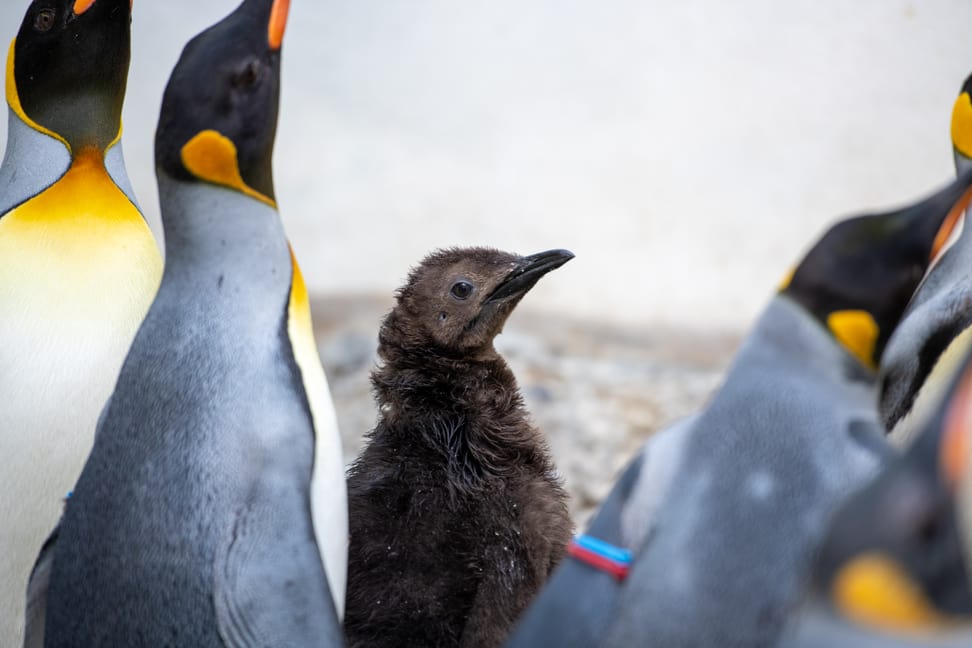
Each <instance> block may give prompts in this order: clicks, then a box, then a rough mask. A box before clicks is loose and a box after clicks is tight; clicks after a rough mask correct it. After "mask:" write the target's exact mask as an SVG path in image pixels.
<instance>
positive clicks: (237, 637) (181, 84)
mask: <svg viewBox="0 0 972 648" xmlns="http://www.w3.org/2000/svg"><path fill="white" fill-rule="evenodd" d="M288 9H289V0H245V1H244V2H243V3H242V4H241V5H240V6H239V7H238V8H237V9H236V10H235V11H234V12H233V13H231V14H230V15H229V16H228V17H226V18H225V19H224V20H222V21H220V22H219V23H217V24H216V25H214V26H212V27H210V28H209V29H207V30H205V31H204V32H202V33H201V34H200V35H198V36H197V37H196V38H194V39H193V40H192V41H191V42H190V43H189V44H188V45H187V46H186V47H185V49H184V50H183V53H182V56H181V58H180V60H179V62H178V63H177V65H176V67H175V69H174V71H173V72H172V75H171V78H170V80H169V84H168V86H167V88H166V91H165V94H164V96H163V102H162V109H161V115H160V118H159V125H158V130H157V132H156V139H155V147H156V149H155V150H156V174H157V178H158V183H159V196H160V203H161V209H162V220H163V225H164V227H165V234H166V236H165V240H166V265H165V273H164V275H163V279H162V284H161V286H160V288H159V292H158V295H157V297H156V299H155V301H154V302H153V304H152V307H151V309H150V310H149V313H148V315H147V316H146V318H145V321H144V322H143V324H142V326H141V328H140V329H139V331H138V334H137V335H136V337H135V341H134V342H133V344H132V348H131V351H130V352H129V354H128V357H127V358H126V360H125V363H124V365H123V367H122V371H121V374H120V376H119V379H118V385H117V387H116V389H115V391H114V392H113V394H112V396H111V399H110V401H109V403H108V405H107V407H106V409H105V412H104V414H103V416H102V418H101V421H100V423H99V425H98V430H97V435H96V440H95V444H94V448H93V449H92V452H91V455H90V457H89V459H88V461H87V463H86V464H85V467H84V470H83V471H82V474H81V477H80V479H79V480H78V483H77V486H76V488H75V490H74V494H73V495H72V497H71V498H70V499H69V500H68V501H67V503H66V505H65V512H64V515H63V517H62V521H61V525H60V528H59V530H58V531H57V535H56V536H55V538H54V539H53V541H52V542H48V543H47V545H46V546H45V549H44V551H43V552H42V554H41V556H40V558H39V560H38V565H37V568H36V569H35V576H37V577H38V578H41V579H46V581H47V582H46V586H47V590H46V592H44V591H43V590H42V589H41V588H35V587H34V582H32V583H31V597H32V598H31V605H34V604H35V603H36V601H35V600H34V599H35V598H37V599H41V600H42V601H44V602H46V609H45V610H44V614H45V615H46V617H45V618H42V619H41V620H40V621H39V625H41V626H42V627H43V629H44V637H43V640H44V641H45V643H44V645H46V646H48V647H56V646H78V645H83V646H162V645H167V646H195V647H206V646H244V645H245V646H271V645H272V646H309V645H318V646H337V645H341V641H342V639H341V635H340V622H339V620H338V618H339V610H340V606H341V604H342V602H343V596H344V594H343V593H344V581H345V577H346V576H345V572H346V560H347V509H346V506H347V502H346V490H345V486H344V471H343V465H342V460H341V451H340V440H339V438H338V435H337V426H336V423H335V416H334V412H333V406H332V404H331V401H330V395H329V393H328V390H327V384H326V380H325V377H324V373H323V369H322V367H321V364H320V359H319V357H318V356H317V354H316V350H315V346H314V339H313V334H312V330H311V320H310V313H309V309H308V302H307V292H306V289H305V286H304V283H303V279H302V278H301V274H300V271H299V270H298V267H297V264H296V263H295V261H294V257H293V255H292V253H291V251H290V248H289V245H288V243H287V239H286V237H285V235H284V230H283V227H282V224H281V221H280V218H279V215H278V212H277V206H276V198H275V193H274V184H273V175H272V166H271V156H272V150H273V144H274V138H275V131H276V124H277V111H278V98H279V91H280V49H281V45H282V41H283V34H284V28H285V25H286V20H287V14H288ZM39 605H40V607H41V608H43V607H44V605H43V604H39ZM34 631H35V627H33V626H30V625H29V626H28V638H29V639H32V640H36V636H35V635H34Z"/></svg>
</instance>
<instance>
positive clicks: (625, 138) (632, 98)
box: [0, 0, 972, 328]
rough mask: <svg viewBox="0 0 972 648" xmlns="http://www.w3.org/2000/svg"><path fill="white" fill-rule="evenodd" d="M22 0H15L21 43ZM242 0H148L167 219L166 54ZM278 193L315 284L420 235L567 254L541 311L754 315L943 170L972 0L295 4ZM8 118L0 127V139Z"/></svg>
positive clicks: (329, 289)
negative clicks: (798, 266)
mask: <svg viewBox="0 0 972 648" xmlns="http://www.w3.org/2000/svg"><path fill="white" fill-rule="evenodd" d="M28 4H29V3H28V2H27V0H5V1H4V2H3V5H2V7H0V26H2V28H3V33H4V34H5V35H6V37H8V38H12V37H13V36H14V35H15V33H16V31H17V28H18V25H19V23H20V20H21V18H22V15H23V12H24V10H25V9H26V7H27V6H28ZM236 4H237V2H236V1H235V0H219V1H217V0H207V1H206V2H201V1H200V0H195V1H190V0H166V1H165V2H158V1H157V2H152V1H151V0H137V1H136V2H135V6H134V51H133V59H132V68H131V77H130V83H129V99H128V103H127V105H126V110H125V126H126V134H125V139H124V143H125V151H126V155H127V158H128V167H129V172H130V175H131V176H132V180H133V182H134V184H135V187H136V191H137V192H138V195H139V197H140V201H141V203H142V206H143V208H144V210H145V211H146V212H147V213H148V214H149V218H150V219H151V220H152V221H153V222H157V220H158V207H157V204H156V194H155V186H154V165H153V162H152V137H153V132H154V128H155V121H156V118H157V116H158V105H159V102H160V99H161V95H162V91H163V87H164V84H165V81H166V78H167V76H168V73H169V71H170V69H171V67H172V66H173V64H174V63H175V60H176V59H177V57H178V55H179V52H180V50H181V48H182V46H183V45H184V43H185V42H186V40H188V39H189V38H190V37H191V36H192V35H194V34H195V33H196V32H198V31H199V30H201V29H203V28H204V27H205V26H206V25H208V24H210V23H212V22H214V21H215V20H217V19H219V18H220V17H221V16H222V15H224V14H226V13H228V12H229V11H230V10H232V9H233V8H234V7H235V6H236ZM290 18H291V20H290V28H289V30H288V33H287V38H286V41H285V49H284V74H285V78H284V93H283V105H282V112H281V124H280V130H279V137H278V141H277V150H276V181H277V195H278V199H279V202H280V204H281V209H282V213H283V218H284V220H285V222H286V226H287V229H288V231H289V234H290V236H291V239H292V241H293V244H294V247H295V249H296V251H297V254H298V257H299V259H300V260H301V264H302V266H303V267H304V271H305V275H306V276H307V279H308V283H309V284H310V286H311V290H312V291H313V292H316V293H318V294H332V295H333V294H343V293H362V292H364V293H377V294H385V295H388V294H390V292H391V291H392V290H393V288H394V287H395V286H397V285H398V284H399V283H400V281H401V280H402V278H403V277H404V275H405V273H406V271H407V269H408V267H409V266H410V265H412V264H414V263H415V262H416V261H417V260H418V259H419V258H420V257H421V256H422V255H424V254H425V253H426V252H427V251H428V250H430V249H432V248H434V247H437V246H446V245H456V244H485V245H492V246H496V247H500V248H504V249H510V250H515V251H520V252H523V253H530V252H535V251H539V250H542V249H547V248H551V247H567V248H570V249H572V250H573V251H574V252H575V253H576V254H577V259H576V260H575V261H574V262H572V263H571V264H569V265H568V266H567V267H565V268H564V269H563V270H561V271H559V272H557V273H556V274H555V275H553V276H552V277H551V278H550V279H548V280H547V281H545V282H542V283H541V285H540V286H539V287H538V288H537V291H536V295H535V296H531V298H530V300H529V301H530V304H531V305H532V306H534V307H540V308H543V309H547V310H553V311H561V312H564V311H565V312H569V313H571V314H574V315H579V316H582V317H585V318H586V317H591V318H596V319H605V320H611V321H616V322H619V323H629V324H630V323H645V324H665V325H670V326H677V327H686V328H705V327H725V328H739V327H742V326H744V325H745V324H746V323H747V322H749V320H751V318H752V317H753V316H754V315H755V313H756V312H757V311H758V309H759V308H760V307H761V305H762V304H763V303H764V302H765V300H766V297H767V294H768V292H769V291H770V290H772V288H773V287H774V285H775V284H776V283H777V282H778V280H779V278H780V277H781V276H782V275H783V274H784V272H785V271H786V270H787V268H788V266H789V265H790V264H791V263H792V261H793V260H794V259H795V258H796V257H797V256H798V255H799V254H800V253H801V251H802V250H803V249H804V248H805V247H806V245H808V244H809V243H810V242H811V241H812V239H813V238H814V237H815V236H816V235H817V234H818V233H819V232H820V230H821V229H822V228H823V227H824V226H825V225H826V224H827V223H828V222H830V221H832V220H834V219H835V218H837V217H838V216H840V215H846V214H849V213H853V212H857V211H860V210H868V209H875V208H883V207H887V206H894V205H896V204H899V203H901V202H903V201H909V200H912V199H914V198H917V197H918V196H920V195H922V194H924V193H926V192H928V191H930V190H931V189H933V188H935V187H936V186H938V185H939V184H940V183H942V182H944V181H946V180H947V179H948V178H949V177H950V176H951V175H952V166H951V146H950V143H949V138H948V125H949V115H950V112H951V107H952V103H953V101H954V99H955V96H956V93H957V91H958V89H959V87H960V85H961V83H962V81H963V80H964V78H965V76H966V75H967V74H968V73H969V72H970V71H972V34H970V31H969V28H970V27H972V2H969V1H968V0H920V1H919V0H855V1H854V2H847V1H846V0H790V1H789V2H778V1H775V0H737V1H736V2H724V1H723V0H679V1H678V2H672V1H671V0H664V1H663V0H600V1H598V2H593V1H591V0H588V1H587V2H580V1H578V0H463V1H461V2H456V1H455V0H342V1H338V0H292V7H291V16H290ZM5 126H6V125H5V124H3V125H2V126H0V129H2V130H0V134H4V133H5Z"/></svg>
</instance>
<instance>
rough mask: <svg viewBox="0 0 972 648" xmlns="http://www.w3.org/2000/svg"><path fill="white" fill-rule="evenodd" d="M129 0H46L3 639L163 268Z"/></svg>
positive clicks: (13, 244) (11, 188) (24, 223)
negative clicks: (143, 145) (128, 165)
mask: <svg viewBox="0 0 972 648" xmlns="http://www.w3.org/2000/svg"><path fill="white" fill-rule="evenodd" d="M130 30H131V6H130V3H129V0H36V1H35V2H33V3H31V5H30V7H29V8H28V9H27V13H26V15H25V17H24V20H23V23H22V24H21V26H20V30H19V32H18V33H17V36H16V38H15V39H14V40H13V42H12V43H11V45H10V49H9V53H8V56H7V70H6V97H7V106H8V115H9V118H8V124H9V126H8V139H7V148H6V155H5V157H4V159H3V163H2V164H0V403H2V405H0V457H3V462H4V467H3V469H2V470H0V519H2V520H3V523H2V524H0V582H2V583H3V584H4V585H3V588H2V591H0V643H3V644H4V645H17V644H19V642H20V636H21V633H22V629H23V611H24V607H23V606H24V593H25V591H26V587H27V579H28V576H29V574H30V568H31V564H32V563H33V559H34V556H36V554H37V549H38V547H39V546H40V544H41V543H42V542H43V541H44V538H45V537H46V536H47V534H48V533H50V531H51V529H52V528H53V527H54V525H55V524H56V523H57V519H58V517H59V516H60V514H61V508H62V504H63V499H64V496H65V495H66V494H67V493H68V491H69V490H70V489H71V488H72V487H73V486H74V482H75V480H76V479H77V478H78V475H79V473H80V472H81V467H82V466H83V465H84V460H85V458H86V457H87V455H88V451H89V450H90V449H91V444H92V442H93V439H94V431H95V425H96V422H97V419H98V415H99V413H100V411H101V409H102V407H103V406H104V404H105V401H106V400H107V398H108V396H109V395H110V394H111V390H112V388H113V387H114V384H115V380H116V379H117V377H118V371H119V369H120V368H121V364H122V361H123V360H124V358H125V354H126V352H127V351H128V347H129V345H130V344H131V341H132V338H133V337H134V336H135V332H136V330H137V329H138V325H139V323H140V322H141V321H142V318H143V317H144V315H145V313H146V311H147V310H148V308H149V305H150V304H151V302H152V298H153V296H154V295H155V291H156V289H157V288H158V285H159V279H160V277H161V275H162V258H161V256H160V254H159V250H158V247H157V245H156V243H155V240H154V238H153V236H152V233H151V231H150V229H149V227H148V225H147V224H146V222H145V220H144V219H143V217H142V215H141V213H140V212H139V210H138V207H137V205H136V202H135V197H134V194H133V192H132V188H131V185H130V183H129V180H128V177H127V175H126V172H125V164H124V160H123V157H122V147H121V143H120V139H121V111H122V104H123V101H124V96H125V87H126V82H127V76H128V62H129V51H130Z"/></svg>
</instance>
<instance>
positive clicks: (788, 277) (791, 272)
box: [778, 266, 797, 292]
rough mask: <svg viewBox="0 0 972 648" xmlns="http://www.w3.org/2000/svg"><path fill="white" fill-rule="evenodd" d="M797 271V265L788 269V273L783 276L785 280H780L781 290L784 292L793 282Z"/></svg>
mask: <svg viewBox="0 0 972 648" xmlns="http://www.w3.org/2000/svg"><path fill="white" fill-rule="evenodd" d="M796 271H797V267H796V266H793V267H792V268H790V269H789V270H788V271H787V273H786V274H785V275H784V276H783V281H781V282H780V287H779V288H778V290H779V292H783V291H784V290H786V289H787V288H789V287H790V284H791V283H793V275H795V274H796Z"/></svg>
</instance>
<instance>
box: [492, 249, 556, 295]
mask: <svg viewBox="0 0 972 648" xmlns="http://www.w3.org/2000/svg"><path fill="white" fill-rule="evenodd" d="M573 258H574V253H573V252H570V251H569V250H547V251H546V252H540V253H538V254H531V255H530V256H528V257H523V258H522V259H520V261H519V262H518V263H517V264H516V266H515V267H514V268H513V270H512V271H511V272H510V274H509V275H507V277H506V279H504V280H503V282H502V283H501V284H500V285H498V286H497V287H496V289H495V290H494V291H493V293H492V294H491V295H490V296H489V297H487V298H486V302H485V303H487V304H491V303H496V302H500V301H504V300H506V299H511V298H513V297H521V296H523V295H524V294H526V293H527V291H529V290H530V289H531V288H533V287H534V286H535V285H536V284H537V282H538V281H540V278H541V277H543V276H544V275H545V274H547V273H548V272H550V271H551V270H556V269H557V268H559V267H560V266H562V265H564V264H565V263H567V262H568V261H570V260H571V259H573Z"/></svg>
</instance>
